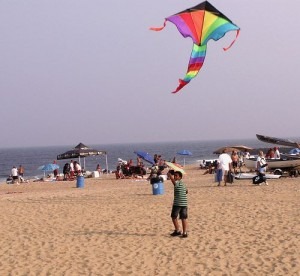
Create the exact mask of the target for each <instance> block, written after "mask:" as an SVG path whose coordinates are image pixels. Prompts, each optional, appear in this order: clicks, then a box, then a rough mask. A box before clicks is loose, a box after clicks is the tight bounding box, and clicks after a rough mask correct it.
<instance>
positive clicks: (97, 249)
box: [0, 165, 300, 275]
mask: <svg viewBox="0 0 300 276" xmlns="http://www.w3.org/2000/svg"><path fill="white" fill-rule="evenodd" d="M186 172H187V175H185V176H184V181H185V183H186V184H187V186H188V188H189V219H188V222H189V231H188V232H189V237H188V238H186V239H183V238H180V237H171V236H170V233H171V232H172V231H173V225H172V222H171V218H170V211H171V206H172V200H173V185H172V183H171V182H170V181H165V182H164V188H165V192H164V194H163V195H153V194H152V188H151V185H150V184H149V182H147V181H145V180H142V179H139V180H137V179H122V180H116V179H115V177H114V175H108V176H102V177H101V178H99V179H85V183H84V188H76V181H70V182H68V181H58V182H51V183H47V182H45V183H43V182H31V183H26V184H21V185H19V186H17V185H15V184H14V185H8V184H5V183H2V184H1V185H0V210H1V224H0V235H1V241H0V253H1V259H0V274H1V275H300V177H298V178H281V179H276V180H275V179H274V180H269V186H254V185H253V184H252V183H251V181H250V180H235V182H234V183H233V184H229V186H227V187H223V186H221V187H217V186H216V183H214V181H213V176H212V175H203V171H202V170H200V169H198V168H197V167H196V166H194V165H191V166H189V167H187V168H186Z"/></svg>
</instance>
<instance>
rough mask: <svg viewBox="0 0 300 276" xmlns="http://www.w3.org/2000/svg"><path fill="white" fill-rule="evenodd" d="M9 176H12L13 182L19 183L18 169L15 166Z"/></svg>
mask: <svg viewBox="0 0 300 276" xmlns="http://www.w3.org/2000/svg"><path fill="white" fill-rule="evenodd" d="M11 176H12V178H13V183H15V182H17V183H19V174H18V169H17V168H16V167H15V166H14V167H13V168H12V169H11Z"/></svg>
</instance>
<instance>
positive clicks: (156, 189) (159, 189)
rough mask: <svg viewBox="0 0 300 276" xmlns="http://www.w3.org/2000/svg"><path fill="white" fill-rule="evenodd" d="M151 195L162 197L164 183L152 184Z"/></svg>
mask: <svg viewBox="0 0 300 276" xmlns="http://www.w3.org/2000/svg"><path fill="white" fill-rule="evenodd" d="M152 193H153V194H154V195H163V194H164V183H163V182H157V183H154V184H152Z"/></svg>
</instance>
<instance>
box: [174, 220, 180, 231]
mask: <svg viewBox="0 0 300 276" xmlns="http://www.w3.org/2000/svg"><path fill="white" fill-rule="evenodd" d="M172 222H173V224H174V227H175V230H176V231H177V232H178V231H179V224H178V219H177V218H176V219H174V218H172Z"/></svg>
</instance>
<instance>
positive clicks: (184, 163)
mask: <svg viewBox="0 0 300 276" xmlns="http://www.w3.org/2000/svg"><path fill="white" fill-rule="evenodd" d="M183 167H185V157H183Z"/></svg>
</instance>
